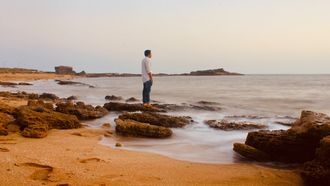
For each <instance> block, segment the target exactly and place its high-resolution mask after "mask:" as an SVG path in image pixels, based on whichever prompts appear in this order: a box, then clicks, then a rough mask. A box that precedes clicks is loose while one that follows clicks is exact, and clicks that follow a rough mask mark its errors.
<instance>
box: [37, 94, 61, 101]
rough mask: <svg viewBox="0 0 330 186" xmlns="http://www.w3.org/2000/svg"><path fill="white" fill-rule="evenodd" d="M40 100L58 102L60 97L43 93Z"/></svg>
mask: <svg viewBox="0 0 330 186" xmlns="http://www.w3.org/2000/svg"><path fill="white" fill-rule="evenodd" d="M39 98H40V99H46V100H57V99H59V97H57V96H56V95H55V94H51V93H43V94H41V95H40V96H39Z"/></svg>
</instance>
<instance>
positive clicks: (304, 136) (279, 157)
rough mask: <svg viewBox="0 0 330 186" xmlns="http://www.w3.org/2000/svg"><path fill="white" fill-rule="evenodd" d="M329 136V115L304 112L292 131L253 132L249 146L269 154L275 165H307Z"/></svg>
mask: <svg viewBox="0 0 330 186" xmlns="http://www.w3.org/2000/svg"><path fill="white" fill-rule="evenodd" d="M328 135H330V118H329V117H328V116H327V115H325V114H321V113H316V112H311V111H302V113H301V117H300V119H298V120H297V121H296V122H295V123H294V124H293V126H292V127H291V128H290V129H289V130H277V131H258V132H250V133H249V134H248V136H247V138H246V141H245V144H246V145H249V146H251V147H254V148H256V149H258V150H260V151H262V152H264V153H266V154H267V155H268V156H269V157H270V159H271V160H272V161H281V162H290V163H304V162H306V161H311V160H313V159H314V158H315V152H316V149H317V148H318V147H319V144H320V140H321V139H322V138H324V137H326V136H328ZM241 155H243V156H247V155H244V154H241Z"/></svg>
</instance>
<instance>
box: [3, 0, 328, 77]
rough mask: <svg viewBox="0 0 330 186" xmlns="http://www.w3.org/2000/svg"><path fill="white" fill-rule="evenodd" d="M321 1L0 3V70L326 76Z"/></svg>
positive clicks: (22, 0) (325, 25)
mask: <svg viewBox="0 0 330 186" xmlns="http://www.w3.org/2000/svg"><path fill="white" fill-rule="evenodd" d="M329 10H330V1H329V0H315V1H312V0H123V1H120V0H0V66H8V67H28V68H35V69H41V70H53V67H54V66H56V65H70V66H74V67H75V69H76V70H77V71H81V70H86V71H87V72H133V73H136V72H140V61H141V59H142V58H143V51H144V49H146V48H150V49H151V50H152V51H153V53H154V60H153V70H154V72H167V73H178V72H188V71H191V70H196V69H209V68H218V67H224V68H225V69H227V70H229V71H236V72H242V73H330V11H329Z"/></svg>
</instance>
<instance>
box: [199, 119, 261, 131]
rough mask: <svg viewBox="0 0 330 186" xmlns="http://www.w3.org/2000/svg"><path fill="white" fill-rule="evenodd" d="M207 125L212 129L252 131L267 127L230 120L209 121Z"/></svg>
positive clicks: (206, 122)
mask: <svg viewBox="0 0 330 186" xmlns="http://www.w3.org/2000/svg"><path fill="white" fill-rule="evenodd" d="M205 124H207V125H208V126H210V127H212V128H216V129H221V130H226V131H230V130H252V129H264V128H267V126H266V125H262V124H256V123H250V122H234V121H228V120H224V119H223V120H207V121H205Z"/></svg>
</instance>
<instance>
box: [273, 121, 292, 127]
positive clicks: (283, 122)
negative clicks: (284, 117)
mask: <svg viewBox="0 0 330 186" xmlns="http://www.w3.org/2000/svg"><path fill="white" fill-rule="evenodd" d="M274 123H276V124H279V125H284V126H289V127H290V126H292V125H293V123H292V122H289V121H287V122H285V121H275V122H274Z"/></svg>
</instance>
